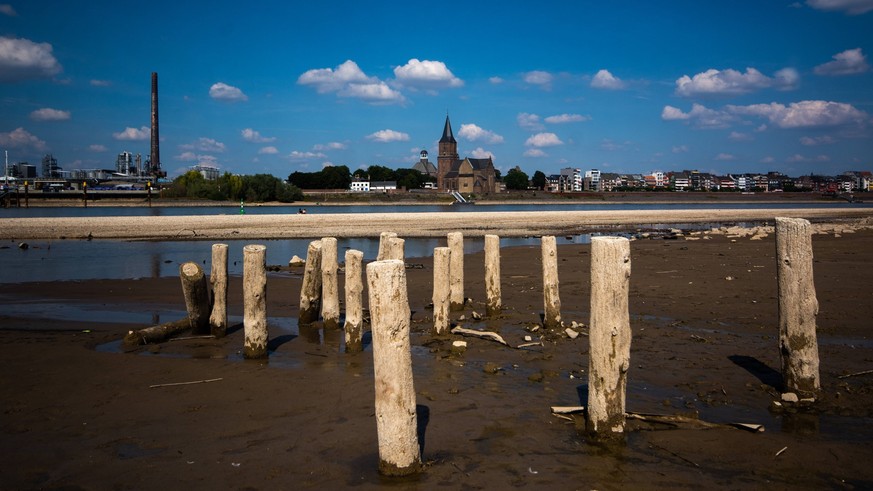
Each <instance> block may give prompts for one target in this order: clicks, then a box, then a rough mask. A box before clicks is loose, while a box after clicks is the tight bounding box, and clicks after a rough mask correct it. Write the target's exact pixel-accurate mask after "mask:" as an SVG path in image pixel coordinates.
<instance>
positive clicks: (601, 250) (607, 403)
mask: <svg viewBox="0 0 873 491" xmlns="http://www.w3.org/2000/svg"><path fill="white" fill-rule="evenodd" d="M630 273H631V262H630V241H628V240H627V239H625V238H623V237H594V238H592V239H591V322H590V323H591V326H590V328H589V338H588V339H589V343H590V347H589V354H588V421H587V424H588V431H589V432H590V433H592V434H594V435H595V436H596V437H598V438H602V439H611V438H618V437H620V436H621V435H623V434H624V427H625V395H626V391H627V371H628V368H630V345H631V329H630V314H629V311H628V293H629V291H630Z"/></svg>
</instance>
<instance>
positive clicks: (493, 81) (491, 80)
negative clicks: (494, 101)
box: [488, 77, 503, 85]
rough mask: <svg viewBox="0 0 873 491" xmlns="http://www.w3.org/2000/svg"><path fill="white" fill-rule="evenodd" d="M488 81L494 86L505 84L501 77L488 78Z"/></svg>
mask: <svg viewBox="0 0 873 491" xmlns="http://www.w3.org/2000/svg"><path fill="white" fill-rule="evenodd" d="M488 81H489V82H491V83H492V84H494V85H497V84H502V83H503V79H502V78H500V77H489V78H488Z"/></svg>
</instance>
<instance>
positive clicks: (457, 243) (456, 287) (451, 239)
mask: <svg viewBox="0 0 873 491" xmlns="http://www.w3.org/2000/svg"><path fill="white" fill-rule="evenodd" d="M446 239H447V240H446V242H447V243H448V246H449V249H450V250H451V251H452V254H451V258H450V266H449V281H450V282H451V291H450V293H449V295H450V298H449V302H450V308H451V309H452V310H464V300H465V298H464V234H462V233H461V232H449V234H448V235H447V237H446Z"/></svg>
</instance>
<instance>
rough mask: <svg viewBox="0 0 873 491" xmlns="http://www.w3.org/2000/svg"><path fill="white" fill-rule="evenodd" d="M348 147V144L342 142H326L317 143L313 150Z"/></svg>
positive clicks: (343, 148)
mask: <svg viewBox="0 0 873 491" xmlns="http://www.w3.org/2000/svg"><path fill="white" fill-rule="evenodd" d="M346 148H348V145H346V144H345V143H342V142H330V143H325V144H321V143H319V144H317V145H314V146H313V147H312V149H313V150H317V151H322V150H345V149H346Z"/></svg>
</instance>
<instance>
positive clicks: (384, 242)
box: [376, 232, 397, 261]
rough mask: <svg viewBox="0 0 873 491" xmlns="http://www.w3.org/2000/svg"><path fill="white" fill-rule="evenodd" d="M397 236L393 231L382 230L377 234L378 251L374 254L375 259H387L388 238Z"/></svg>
mask: <svg viewBox="0 0 873 491" xmlns="http://www.w3.org/2000/svg"><path fill="white" fill-rule="evenodd" d="M392 237H397V234H396V233H395V232H382V233H381V234H379V253H378V254H377V255H376V260H377V261H384V260H386V259H388V239H390V238H392Z"/></svg>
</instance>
